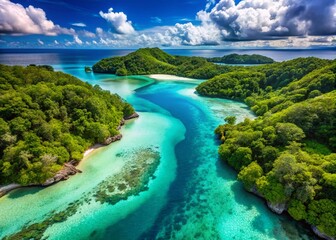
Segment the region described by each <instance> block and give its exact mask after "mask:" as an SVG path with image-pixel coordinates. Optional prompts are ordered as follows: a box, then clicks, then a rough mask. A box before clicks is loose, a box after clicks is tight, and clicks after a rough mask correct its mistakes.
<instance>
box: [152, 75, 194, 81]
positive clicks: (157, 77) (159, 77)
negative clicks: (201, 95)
mask: <svg viewBox="0 0 336 240" xmlns="http://www.w3.org/2000/svg"><path fill="white" fill-rule="evenodd" d="M148 77H150V78H153V79H155V80H164V81H168V80H173V81H176V80H183V81H195V79H192V78H186V77H179V76H175V75H168V74H151V75H148Z"/></svg>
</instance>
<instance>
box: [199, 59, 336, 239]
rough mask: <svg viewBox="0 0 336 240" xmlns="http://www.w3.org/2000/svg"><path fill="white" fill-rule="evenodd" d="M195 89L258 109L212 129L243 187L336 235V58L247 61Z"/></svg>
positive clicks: (224, 156) (223, 154)
mask: <svg viewBox="0 0 336 240" xmlns="http://www.w3.org/2000/svg"><path fill="white" fill-rule="evenodd" d="M197 91H198V92H199V93H200V94H201V95H205V96H212V97H223V98H233V99H238V100H241V101H245V102H246V103H247V104H248V105H249V106H251V108H252V110H253V111H254V112H255V113H256V114H257V115H259V117H258V118H256V119H255V120H249V119H246V120H245V121H244V122H241V123H238V124H237V125H233V124H232V122H229V121H228V120H229V119H230V118H226V119H225V120H226V122H227V123H226V124H223V125H221V126H219V127H218V128H217V129H216V130H215V133H216V134H217V135H218V136H219V138H220V139H221V141H222V145H221V146H220V147H219V155H220V157H221V159H222V160H223V161H225V162H227V163H228V164H229V165H231V166H232V167H233V168H234V169H236V170H237V171H238V172H239V174H238V178H239V179H240V180H241V181H242V182H243V183H244V186H245V187H246V188H247V189H248V190H249V191H253V192H255V191H257V192H259V194H261V195H262V196H264V197H265V198H266V200H267V201H269V202H271V203H274V204H277V203H281V204H285V205H286V206H287V210H288V213H289V214H290V215H291V216H292V217H293V218H294V219H296V220H305V221H307V222H308V223H310V224H312V225H314V226H316V227H317V228H318V229H319V230H320V231H321V232H323V233H326V234H327V235H329V236H333V237H335V236H336V224H335V222H336V217H335V216H336V208H335V206H336V153H335V152H336V138H335V136H336V61H335V60H334V61H329V60H321V59H317V58H304V59H302V58H301V59H295V60H291V61H287V62H282V63H274V64H270V65H264V66H257V67H248V68H245V69H244V70H243V71H239V72H229V73H224V74H222V75H219V76H216V77H214V78H212V79H210V80H208V81H206V82H203V83H202V84H200V85H199V86H198V87H197Z"/></svg>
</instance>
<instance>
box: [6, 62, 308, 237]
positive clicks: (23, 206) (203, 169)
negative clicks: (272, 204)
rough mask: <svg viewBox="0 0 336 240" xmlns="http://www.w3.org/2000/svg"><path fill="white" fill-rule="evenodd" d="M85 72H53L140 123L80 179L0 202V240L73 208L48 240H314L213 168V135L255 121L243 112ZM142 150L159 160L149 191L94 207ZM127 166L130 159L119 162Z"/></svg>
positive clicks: (142, 81)
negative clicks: (229, 124)
mask: <svg viewBox="0 0 336 240" xmlns="http://www.w3.org/2000/svg"><path fill="white" fill-rule="evenodd" d="M83 64H87V63H86V62H84V63H82V62H81V63H78V64H74V63H67V64H55V65H54V67H55V69H57V70H63V71H65V72H67V73H70V74H73V75H75V76H77V77H79V78H80V79H82V80H83V81H88V82H89V83H91V84H98V85H100V86H101V87H102V88H104V89H107V90H110V91H111V92H116V93H118V94H119V95H121V96H122V97H124V98H125V99H127V100H128V101H129V102H130V103H132V104H133V105H134V106H135V108H136V110H137V111H138V112H139V114H140V118H139V119H136V120H132V121H129V123H128V124H127V125H126V126H125V127H124V128H123V129H122V134H123V135H124V138H123V139H122V140H121V141H120V142H116V143H113V144H111V145H109V146H107V147H104V148H100V149H98V150H96V151H94V152H92V153H91V154H89V155H88V156H86V157H85V159H84V160H83V161H82V162H81V163H80V165H79V168H80V169H81V170H83V173H82V174H77V175H76V176H74V177H71V179H70V180H68V181H64V182H61V183H58V184H56V185H53V186H51V187H48V188H27V189H21V190H16V191H13V192H11V193H10V194H8V195H7V196H5V197H3V198H1V199H0V239H1V238H3V237H4V236H7V235H10V234H12V233H15V232H17V231H19V230H20V229H22V228H23V227H24V226H25V225H26V224H27V223H29V224H32V223H36V222H41V221H43V220H45V219H47V218H48V217H49V216H51V215H52V214H53V212H54V211H56V212H58V211H62V210H64V209H66V207H67V206H69V204H71V203H80V204H79V205H78V207H77V209H76V211H75V212H74V213H71V214H70V216H69V217H68V218H67V219H66V221H63V222H58V223H52V224H49V226H48V228H47V229H46V231H45V232H44V236H45V237H48V238H49V239H123V240H124V239H125V240H127V239H310V238H312V237H311V235H310V233H309V232H308V231H307V230H306V229H305V228H304V227H303V226H301V225H299V224H296V223H294V222H293V221H292V220H290V219H289V218H287V217H286V216H278V215H276V214H273V213H272V212H271V211H269V210H268V208H267V207H266V205H265V203H264V201H263V200H261V199H259V198H257V197H256V196H253V195H252V194H249V193H247V192H246V191H244V189H243V187H242V185H241V184H240V183H239V182H238V181H237V180H236V173H235V172H234V171H232V170H231V169H230V168H229V167H228V166H226V165H225V164H223V163H221V162H220V161H219V160H218V156H217V148H218V144H219V143H218V142H217V140H216V139H215V137H214V134H213V130H214V129H215V128H216V126H217V125H218V124H220V123H223V121H224V120H223V119H224V118H225V117H226V116H229V115H235V116H237V118H238V120H239V121H242V120H243V119H244V118H246V117H248V118H254V115H253V113H252V112H251V111H249V109H248V108H247V107H246V106H245V105H244V104H242V103H238V102H234V101H229V100H221V99H214V98H203V97H200V96H198V95H197V94H195V92H194V91H195V90H194V89H195V86H196V84H197V83H199V81H195V80H176V81H171V80H169V81H168V80H167V81H156V80H155V79H151V78H148V77H145V76H134V77H124V78H121V77H115V76H113V75H101V74H93V73H89V74H87V73H85V72H84V70H83ZM142 149H155V151H158V152H159V153H160V157H161V158H160V165H159V166H158V168H157V170H156V172H155V178H154V179H152V180H150V182H149V183H148V190H146V191H142V192H141V193H140V194H138V195H133V196H131V197H129V198H128V199H127V200H123V201H120V202H118V203H117V204H115V205H110V204H106V203H104V204H102V203H100V202H97V201H96V200H95V191H96V189H97V188H98V186H100V184H101V183H102V182H103V181H105V180H106V179H113V177H114V176H117V174H118V173H120V172H121V171H122V170H123V168H124V167H125V166H126V165H127V164H129V162H130V161H132V156H133V155H136V153H137V152H138V151H141V150H142ZM123 156H127V157H123Z"/></svg>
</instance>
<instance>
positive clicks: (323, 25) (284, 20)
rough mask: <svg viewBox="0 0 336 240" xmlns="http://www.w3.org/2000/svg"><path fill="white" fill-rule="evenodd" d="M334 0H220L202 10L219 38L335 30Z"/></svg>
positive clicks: (251, 38) (271, 35)
mask: <svg viewBox="0 0 336 240" xmlns="http://www.w3.org/2000/svg"><path fill="white" fill-rule="evenodd" d="M335 7H336V1H335V0H325V1H324V2H323V3H322V1H321V0H310V1H309V2H307V1H305V0H242V1H240V2H239V3H238V4H236V3H235V2H234V1H233V0H220V1H219V2H218V3H217V4H216V5H215V6H214V7H213V8H212V9H211V10H210V11H209V12H205V11H201V12H203V13H202V14H203V15H204V14H206V15H207V16H208V19H209V20H210V21H211V22H212V23H213V24H215V25H216V26H217V27H218V28H219V29H220V30H221V31H222V33H223V39H228V40H249V39H250V40H254V39H265V38H269V37H281V36H306V35H316V34H318V35H324V34H326V35H329V34H336V16H335V12H336V8H335Z"/></svg>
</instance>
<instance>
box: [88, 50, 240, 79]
mask: <svg viewBox="0 0 336 240" xmlns="http://www.w3.org/2000/svg"><path fill="white" fill-rule="evenodd" d="M236 68H239V67H235V68H233V67H232V66H220V65H218V64H214V63H211V62H208V60H207V59H206V58H202V57H184V56H173V55H170V54H168V53H166V52H164V51H162V50H161V49H159V48H142V49H139V50H137V51H135V52H132V53H130V54H128V55H126V56H122V57H111V58H105V59H102V60H100V61H99V62H97V63H96V64H94V65H93V67H92V70H93V72H96V73H110V74H116V75H118V76H126V75H149V74H172V75H177V76H181V77H190V78H196V79H209V78H212V77H214V76H216V75H219V74H222V73H226V72H228V71H232V70H233V69H236Z"/></svg>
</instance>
